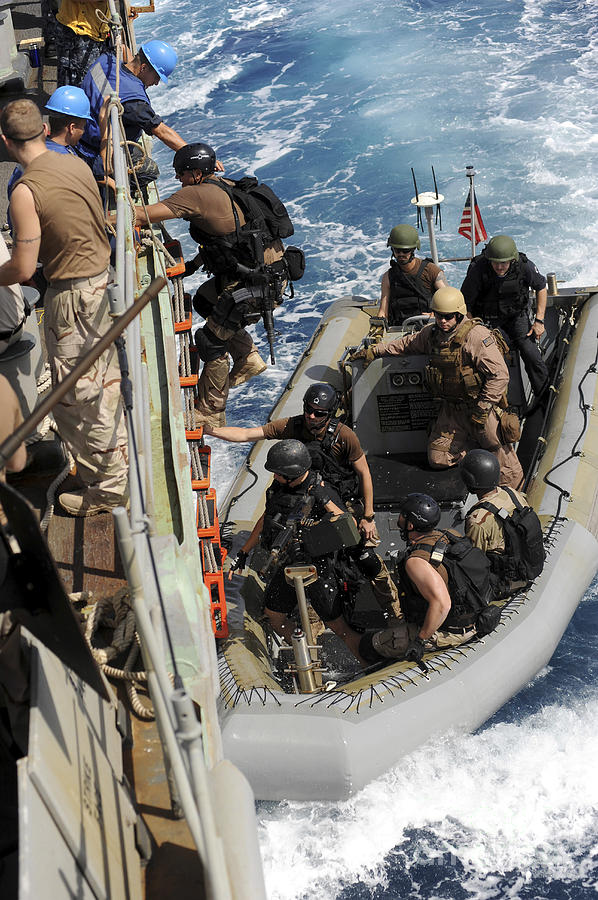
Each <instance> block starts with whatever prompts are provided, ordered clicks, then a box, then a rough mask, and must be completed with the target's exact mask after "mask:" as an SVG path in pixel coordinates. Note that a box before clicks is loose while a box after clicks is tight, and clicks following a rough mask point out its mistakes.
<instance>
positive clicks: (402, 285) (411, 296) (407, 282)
mask: <svg viewBox="0 0 598 900" xmlns="http://www.w3.org/2000/svg"><path fill="white" fill-rule="evenodd" d="M417 262H419V266H418V268H417V271H416V272H414V273H413V274H407V272H405V271H404V270H403V268H402V266H400V265H399V264H398V263H397V262H396V260H394V259H391V261H390V269H389V270H388V281H389V284H390V297H389V304H388V307H389V308H388V313H389V316H388V324H389V325H401V324H402V323H403V322H404V321H405V319H408V318H409V316H421V315H422V314H423V313H427V312H430V303H431V300H432V292H431V291H430V290H429V289H428V287H427V286H426V284H425V283H424V281H423V280H422V277H421V276H422V273H423V271H424V269H425V268H426V266H427V265H428V263H431V262H433V260H432V259H429V258H428V257H426V258H425V259H421V260H417Z"/></svg>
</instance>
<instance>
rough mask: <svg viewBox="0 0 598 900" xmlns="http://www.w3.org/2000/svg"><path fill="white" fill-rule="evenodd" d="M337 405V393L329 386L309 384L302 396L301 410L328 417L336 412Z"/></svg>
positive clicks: (322, 383)
mask: <svg viewBox="0 0 598 900" xmlns="http://www.w3.org/2000/svg"><path fill="white" fill-rule="evenodd" d="M337 405H338V393H337V391H336V388H333V387H332V385H331V384H326V383H325V382H323V381H318V382H317V383H316V384H311V385H310V386H309V387H308V389H307V390H306V392H305V394H304V395H303V409H304V410H305V411H307V410H308V409H310V410H311V411H312V412H322V413H326V414H327V415H328V417H330V416H331V415H332V413H333V412H334V411H335V410H336V407H337Z"/></svg>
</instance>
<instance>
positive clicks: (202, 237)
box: [189, 177, 293, 283]
mask: <svg viewBox="0 0 598 900" xmlns="http://www.w3.org/2000/svg"><path fill="white" fill-rule="evenodd" d="M244 182H248V183H249V184H252V183H253V182H255V184H256V188H255V190H254V191H253V192H251V191H250V190H244V189H242V188H241V187H240V185H243V183H244ZM202 184H212V185H215V186H216V187H218V188H220V190H221V191H224V192H225V194H227V196H228V198H229V200H230V203H231V209H232V213H233V216H234V219H235V230H234V231H231V232H229V233H228V234H223V235H214V234H209V233H208V232H206V231H202V229H201V228H199V226H198V225H194V224H193V223H191V224H190V225H189V234H190V235H191V237H192V238H193V240H194V241H195V242H196V243H197V244H199V247H200V250H199V252H200V255H201V258H202V262H203V264H204V267H205V269H206V271H207V272H209V273H211V274H212V275H226V276H231V275H235V274H237V273H238V271H239V270H238V265H241V266H244V267H245V268H247V269H256V268H259V269H260V270H261V271H263V272H264V273H265V274H266V275H267V276H268V278H269V280H270V281H272V282H273V283H275V282H276V280H277V279H278V281H279V283H281V281H282V280H284V279H286V278H287V275H288V271H287V264H286V261H285V259H284V257H283V258H282V259H280V260H277V261H276V262H274V263H272V264H270V265H264V247H266V246H267V245H269V244H272V241H273V240H275V239H276V238H273V237H272V234H273V232H272V229H274V230H275V229H276V221H278V224H279V227H281V228H282V226H281V225H280V219H279V220H276V221H275V216H274V214H272V218H271V222H270V225H269V224H268V222H267V220H266V219H265V217H264V214H263V212H262V210H263V208H264V201H263V200H262V199H260V200H257V199H256V197H257V196H261V195H259V191H260V190H263V191H268V192H269V193H270V194H271V195H272V198H274V200H275V201H278V203H279V204H280V206H281V208H282V209H283V210H284V211H285V213H286V210H285V209H284V206H283V205H282V203H281V201H279V200H278V198H277V197H276V195H275V194H273V193H272V191H271V190H270V188H268V187H267V185H258V184H257V180H256V179H255V178H254V179H252V178H249V177H247V178H243V179H240V181H236V182H234V183H232V184H228V183H226V182H223V181H222V180H221V179H220V178H204V180H203V182H202ZM274 200H273V202H274ZM238 209H241V211H242V213H243V218H244V220H245V224H243V225H241V220H240V218H239V213H238V211H237V210H238ZM287 219H288V216H287ZM288 225H289V227H287V228H282V233H283V234H285V235H286V234H292V233H293V226H292V225H291V220H290V219H288ZM241 280H242V276H241Z"/></svg>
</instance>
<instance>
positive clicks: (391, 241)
mask: <svg viewBox="0 0 598 900" xmlns="http://www.w3.org/2000/svg"><path fill="white" fill-rule="evenodd" d="M386 246H387V247H392V248H393V250H415V249H416V248H417V249H418V250H419V248H420V243H419V235H418V233H417V229H416V228H414V227H413V225H395V227H394V228H393V229H392V231H391V232H390V234H389V235H388V240H387V242H386Z"/></svg>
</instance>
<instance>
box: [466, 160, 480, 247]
mask: <svg viewBox="0 0 598 900" xmlns="http://www.w3.org/2000/svg"><path fill="white" fill-rule="evenodd" d="M465 174H466V175H467V177H468V178H469V209H470V211H471V258H472V259H473V258H474V256H475V248H476V240H475V232H476V224H477V223H476V215H475V193H474V190H473V179H474V176H475V174H476V173H475V169H474V167H473V166H465Z"/></svg>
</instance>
